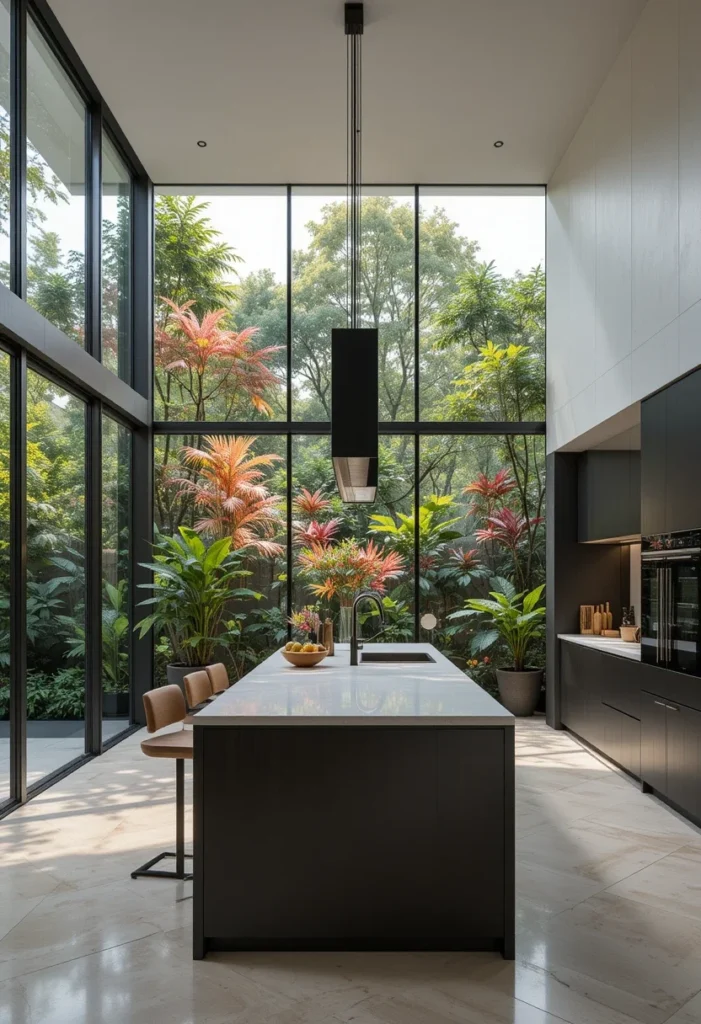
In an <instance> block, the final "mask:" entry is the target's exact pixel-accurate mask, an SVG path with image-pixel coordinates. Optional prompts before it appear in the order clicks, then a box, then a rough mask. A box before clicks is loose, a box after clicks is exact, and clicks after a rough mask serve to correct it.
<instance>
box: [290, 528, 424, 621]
mask: <svg viewBox="0 0 701 1024" xmlns="http://www.w3.org/2000/svg"><path fill="white" fill-rule="evenodd" d="M297 566H298V568H299V573H300V576H302V577H303V578H304V579H306V580H308V581H309V589H310V590H311V591H312V593H313V594H316V596H317V597H321V598H324V599H326V600H331V599H332V598H334V597H338V599H339V601H340V603H341V605H342V606H343V605H350V604H352V601H353V597H354V596H355V595H356V594H357V593H359V592H360V591H361V590H374V591H375V592H376V593H378V594H384V592H385V586H386V583H387V581H388V580H390V579H397V578H398V577H399V576H401V575H402V573H403V571H404V559H403V558H402V556H401V555H400V554H399V553H398V552H397V551H387V552H385V550H384V548H382V547H378V546H377V545H376V544H375V543H374V541H372V540H370V541H368V543H367V544H366V545H365V546H364V547H363V546H362V545H361V544H360V543H359V542H358V541H357V540H355V539H354V538H351V537H348V538H346V539H345V540H342V541H340V542H339V543H338V544H336V545H334V546H332V547H331V546H327V547H324V546H323V545H321V544H312V545H311V547H308V548H304V549H303V550H302V551H300V553H299V554H298V555H297Z"/></svg>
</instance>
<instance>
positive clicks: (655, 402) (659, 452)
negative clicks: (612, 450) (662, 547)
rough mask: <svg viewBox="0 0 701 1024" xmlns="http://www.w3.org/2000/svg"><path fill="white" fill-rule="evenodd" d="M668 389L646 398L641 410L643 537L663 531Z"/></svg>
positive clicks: (665, 498)
mask: <svg viewBox="0 0 701 1024" xmlns="http://www.w3.org/2000/svg"><path fill="white" fill-rule="evenodd" d="M666 445H667V390H665V391H659V392H658V393H657V394H656V395H652V396H651V397H650V398H646V399H645V401H644V402H643V403H642V407H641V412H640V456H641V461H640V497H641V503H640V528H641V531H642V535H643V537H646V536H649V535H650V534H652V533H664V532H665V531H666V528H667V526H666V522H667V519H666V515H667V452H666Z"/></svg>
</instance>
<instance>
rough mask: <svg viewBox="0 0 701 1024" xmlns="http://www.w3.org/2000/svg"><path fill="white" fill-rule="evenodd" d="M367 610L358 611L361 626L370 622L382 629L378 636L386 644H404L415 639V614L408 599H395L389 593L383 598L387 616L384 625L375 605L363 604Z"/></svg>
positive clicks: (383, 608)
mask: <svg viewBox="0 0 701 1024" xmlns="http://www.w3.org/2000/svg"><path fill="white" fill-rule="evenodd" d="M362 607H367V611H363V612H359V613H358V621H359V622H360V624H361V626H364V625H365V623H366V622H369V623H370V625H371V626H373V627H376V628H377V630H378V631H379V630H381V631H382V635H381V636H378V638H377V639H378V640H381V641H382V642H383V643H385V644H402V643H407V642H409V641H411V640H413V639H414V616H413V614H412V612H411V608H410V607H409V605H408V604H407V602H406V601H395V600H394V599H393V598H391V597H389V596H388V595H387V594H385V596H384V597H383V598H382V610H383V612H384V616H385V624H384V626H380V613H379V611H378V610H377V608H376V607H375V605H370V604H369V603H368V604H367V605H363V606H362Z"/></svg>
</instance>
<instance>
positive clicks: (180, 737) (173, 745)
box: [141, 729, 192, 761]
mask: <svg viewBox="0 0 701 1024" xmlns="http://www.w3.org/2000/svg"><path fill="white" fill-rule="evenodd" d="M141 749H142V750H143V752H144V754H148V756H149V757H182V758H185V759H187V760H190V761H191V760H192V733H191V732H185V731H184V730H183V729H181V730H180V731H179V732H167V733H166V734H165V736H152V737H150V738H149V739H145V740H142V741H141Z"/></svg>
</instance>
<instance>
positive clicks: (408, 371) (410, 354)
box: [361, 189, 414, 422]
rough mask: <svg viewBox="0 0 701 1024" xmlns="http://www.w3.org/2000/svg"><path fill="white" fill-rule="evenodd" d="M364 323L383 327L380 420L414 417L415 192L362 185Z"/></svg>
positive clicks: (380, 330) (379, 329)
mask: <svg viewBox="0 0 701 1024" xmlns="http://www.w3.org/2000/svg"><path fill="white" fill-rule="evenodd" d="M361 229H362V252H361V276H362V296H361V303H362V323H363V326H364V327H377V328H378V331H379V363H380V419H381V420H389V421H390V422H393V421H394V420H413V419H414V196H413V190H407V191H404V192H401V191H399V190H397V189H391V190H386V189H385V190H380V189H364V191H363V206H362V221H361Z"/></svg>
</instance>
